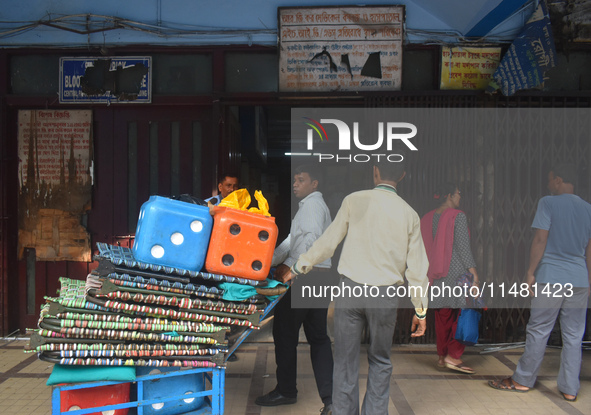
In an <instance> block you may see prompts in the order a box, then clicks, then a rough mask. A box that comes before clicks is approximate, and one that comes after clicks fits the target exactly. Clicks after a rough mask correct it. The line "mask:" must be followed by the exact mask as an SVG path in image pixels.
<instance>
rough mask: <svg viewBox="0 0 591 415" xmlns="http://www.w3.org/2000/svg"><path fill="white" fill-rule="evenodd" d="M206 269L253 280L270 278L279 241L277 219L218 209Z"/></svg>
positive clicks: (214, 210)
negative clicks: (272, 262) (274, 252)
mask: <svg viewBox="0 0 591 415" xmlns="http://www.w3.org/2000/svg"><path fill="white" fill-rule="evenodd" d="M212 209H213V210H212V211H213V215H214V216H213V229H212V231H211V238H210V240H209V248H208V250H207V257H206V259H205V269H206V270H207V271H208V272H211V273H213V274H222V275H229V276H233V277H240V278H246V279H251V280H259V281H260V280H264V279H265V278H267V276H268V275H269V270H270V269H271V261H272V260H273V251H274V249H275V243H276V242H277V225H276V224H275V218H273V217H269V216H264V215H260V214H257V213H249V212H247V211H243V210H238V209H232V208H226V207H220V206H215V207H213V208H212Z"/></svg>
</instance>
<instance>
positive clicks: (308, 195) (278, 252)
mask: <svg viewBox="0 0 591 415" xmlns="http://www.w3.org/2000/svg"><path fill="white" fill-rule="evenodd" d="M319 180H320V179H319V173H318V170H317V168H315V167H314V166H300V167H298V168H297V169H296V170H295V174H294V183H293V192H294V194H295V196H296V197H297V198H298V199H300V202H299V208H298V212H297V213H296V215H295V217H294V218H293V221H292V223H291V228H290V233H289V235H288V236H287V238H286V239H285V240H284V241H283V242H282V243H281V244H280V245H279V246H278V247H277V248H276V249H275V253H274V255H273V264H274V265H275V264H280V265H278V266H277V269H276V271H275V278H276V279H278V280H280V281H281V280H283V279H284V278H285V276H286V275H288V274H289V273H290V267H291V266H292V265H293V264H294V263H295V262H296V260H297V258H298V257H299V256H300V255H301V254H302V253H304V252H306V251H307V250H308V249H309V248H310V246H312V244H313V243H314V241H315V240H316V239H317V238H318V237H319V236H320V235H322V233H323V232H324V231H325V230H326V228H327V227H328V225H330V222H331V218H330V211H329V209H328V207H327V206H326V203H325V202H324V199H323V198H322V193H320V192H319V191H318V185H319ZM330 265H331V263H330V258H325V259H324V260H323V261H321V262H319V263H318V264H317V265H316V266H315V267H314V269H313V270H311V272H310V274H320V273H323V272H329V270H330ZM315 277H317V275H311V276H310V278H309V279H310V280H312V281H313V280H314V279H315ZM298 284H299V282H298ZM294 289H296V286H295V285H294V286H292V288H291V289H290V291H289V292H287V293H286V294H285V295H284V296H283V298H282V299H281V301H279V303H278V304H277V306H276V307H275V318H274V320H273V341H274V343H275V362H276V364H277V386H276V387H275V389H273V390H272V391H271V392H269V393H267V394H266V395H263V396H260V397H258V398H257V399H256V400H255V403H256V404H257V405H261V406H277V405H288V404H293V403H295V402H296V401H297V393H298V390H297V387H296V378H297V345H298V341H299V332H300V328H301V326H302V325H303V326H304V332H305V333H306V338H307V340H308V343H309V344H310V357H311V359H312V368H313V370H314V377H315V378H316V386H317V387H318V393H319V395H320V398H321V399H322V402H323V403H324V408H323V409H322V411H321V414H322V415H329V414H331V407H332V369H333V360H332V348H331V342H330V338H329V337H328V334H327V331H326V322H327V321H326V320H327V310H328V302H326V303H325V306H324V307H322V308H295V307H294V308H292V293H293V292H294ZM296 292H298V291H296Z"/></svg>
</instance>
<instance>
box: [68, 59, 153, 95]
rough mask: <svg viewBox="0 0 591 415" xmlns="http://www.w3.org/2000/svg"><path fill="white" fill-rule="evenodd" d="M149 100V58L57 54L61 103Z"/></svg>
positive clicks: (150, 67) (150, 77)
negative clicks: (58, 58)
mask: <svg viewBox="0 0 591 415" xmlns="http://www.w3.org/2000/svg"><path fill="white" fill-rule="evenodd" d="M117 102H120V103H129V102H133V103H150V102H152V58H151V57H150V56H145V57H141V56H140V57H138V56H117V57H108V58H106V57H88V58H79V57H76V58H60V103H61V104H91V103H94V104H97V103H106V104H112V103H117Z"/></svg>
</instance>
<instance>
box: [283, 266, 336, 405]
mask: <svg viewBox="0 0 591 415" xmlns="http://www.w3.org/2000/svg"><path fill="white" fill-rule="evenodd" d="M310 274H312V273H310ZM291 290H292V289H291V288H290V290H289V291H288V292H287V293H285V295H284V296H283V298H282V299H281V300H280V301H279V303H277V305H276V306H275V318H274V320H273V340H274V342H275V362H276V363H277V390H278V391H279V393H281V394H282V395H283V396H286V397H289V398H295V397H297V394H298V390H297V385H296V383H297V382H296V378H297V346H298V340H299V333H300V328H301V327H302V324H303V326H304V333H305V334H306V339H307V340H308V344H310V358H311V360H312V368H313V370H314V377H315V378H316V386H317V387H318V394H319V395H320V399H322V402H323V403H324V405H329V404H331V403H332V369H333V360H332V348H331V344H330V338H329V337H328V334H327V329H326V315H327V311H328V307H326V308H308V309H306V308H293V309H292V308H291Z"/></svg>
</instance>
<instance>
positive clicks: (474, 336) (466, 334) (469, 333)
mask: <svg viewBox="0 0 591 415" xmlns="http://www.w3.org/2000/svg"><path fill="white" fill-rule="evenodd" d="M478 323H480V312H479V311H478V310H476V309H474V308H463V309H462V310H461V311H460V317H459V318H458V326H457V328H456V336H455V339H456V340H457V341H458V342H460V343H462V344H465V345H466V346H474V345H475V344H476V343H478Z"/></svg>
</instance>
